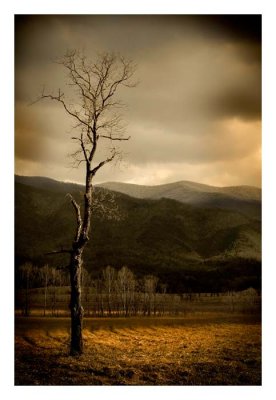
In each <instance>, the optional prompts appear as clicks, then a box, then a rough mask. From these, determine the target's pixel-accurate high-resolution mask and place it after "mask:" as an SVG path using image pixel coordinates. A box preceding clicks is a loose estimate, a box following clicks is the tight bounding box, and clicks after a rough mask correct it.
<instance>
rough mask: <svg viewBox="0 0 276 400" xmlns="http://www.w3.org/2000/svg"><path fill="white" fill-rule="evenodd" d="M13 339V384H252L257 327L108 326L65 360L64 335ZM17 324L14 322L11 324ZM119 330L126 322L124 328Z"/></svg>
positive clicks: (30, 333)
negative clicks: (75, 354)
mask: <svg viewBox="0 0 276 400" xmlns="http://www.w3.org/2000/svg"><path fill="white" fill-rule="evenodd" d="M24 324H25V325H24V329H21V330H20V329H19V330H18V331H20V333H18V334H17V335H16V360H15V383H16V384H17V385H260V384H261V327H260V324H259V323H257V322H254V321H251V322H250V321H247V322H245V321H242V320H240V321H239V320H234V319H233V321H231V318H230V319H229V318H228V319H226V320H225V319H221V320H220V319H215V320H214V319H212V318H210V319H208V318H207V319H197V320H191V321H189V320H188V321H184V323H183V321H180V320H176V321H175V322H174V324H173V325H172V324H162V321H161V323H160V321H159V323H158V324H156V326H154V325H153V324H150V325H149V326H147V324H143V323H141V320H140V323H134V324H129V325H130V326H129V327H127V326H124V325H120V324H119V323H118V324H117V325H118V327H116V322H114V321H113V322H112V325H111V326H110V327H108V324H106V327H101V326H99V329H97V330H93V331H92V330H91V329H89V325H87V328H86V329H85V330H84V342H85V354H84V355H82V356H80V357H78V358H74V357H70V356H68V355H67V354H68V329H67V328H66V327H62V326H61V327H59V325H62V323H59V324H57V325H56V326H54V327H53V325H51V324H50V323H49V330H47V329H45V323H44V325H43V326H41V327H39V328H38V327H37V328H35V327H34V324H32V325H31V328H30V329H28V328H27V324H26V320H25V321H24ZM16 325H17V326H18V325H20V322H18V321H17V324H16ZM125 325H126V324H125Z"/></svg>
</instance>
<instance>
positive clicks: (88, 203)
mask: <svg viewBox="0 0 276 400" xmlns="http://www.w3.org/2000/svg"><path fill="white" fill-rule="evenodd" d="M58 64H60V65H61V66H63V67H64V68H65V70H66V71H67V74H68V81H69V89H70V88H71V89H73V93H74V96H76V97H75V98H74V99H73V101H72V99H70V98H69V97H68V95H65V93H64V92H63V91H62V90H61V89H58V91H57V93H56V94H53V93H46V92H45V89H43V91H42V94H41V96H40V97H39V100H41V99H48V100H53V101H55V102H57V103H59V104H60V105H61V106H62V107H63V109H64V110H65V112H66V113H67V114H68V115H69V116H70V117H71V118H72V119H73V120H74V121H75V123H76V125H75V131H76V135H74V136H73V137H72V138H71V139H72V140H74V141H75V142H76V145H77V147H76V151H75V153H74V154H73V155H72V156H73V160H74V165H75V166H79V165H80V164H81V163H84V164H85V193H84V199H83V204H82V206H81V205H80V204H78V203H77V202H76V200H75V199H74V198H73V197H72V196H71V195H69V197H70V201H71V203H72V206H73V208H74V210H75V214H76V225H77V227H76V233H75V237H74V240H73V243H72V248H71V249H68V250H64V249H62V250H60V251H59V250H57V251H56V252H55V253H59V252H62V253H68V254H69V255H70V264H69V269H70V282H71V299H70V309H71V354H72V355H78V354H81V353H82V352H83V340H82V320H83V307H82V302H81V268H82V264H83V251H84V248H85V246H86V245H87V242H88V240H89V232H90V223H91V213H92V205H93V179H94V177H95V175H96V174H97V172H98V171H99V170H100V169H101V168H102V167H103V166H104V165H106V164H108V163H111V162H112V161H115V160H116V159H118V157H120V155H121V152H120V151H119V149H118V146H117V145H118V144H119V142H121V141H123V140H129V138H130V137H129V136H125V126H124V124H123V122H122V117H121V114H120V113H119V112H118V111H119V109H120V108H121V107H122V106H123V104H122V102H121V101H120V100H119V99H118V98H117V94H118V90H119V89H120V87H123V86H124V87H134V86H135V83H134V82H133V81H132V78H133V74H134V70H135V66H134V64H133V62H132V61H131V60H127V59H125V58H124V57H121V56H119V55H115V54H102V55H100V56H99V57H98V59H97V61H96V62H92V61H89V60H88V59H87V58H86V57H85V55H83V54H80V53H79V52H77V51H71V52H67V53H66V54H65V56H64V57H62V58H61V59H60V60H58ZM106 143H107V144H108V145H109V147H107V148H106ZM103 148H104V149H106V150H107V155H106V156H104V157H103V158H102V159H100V160H99V155H101V154H102V152H99V150H100V149H103Z"/></svg>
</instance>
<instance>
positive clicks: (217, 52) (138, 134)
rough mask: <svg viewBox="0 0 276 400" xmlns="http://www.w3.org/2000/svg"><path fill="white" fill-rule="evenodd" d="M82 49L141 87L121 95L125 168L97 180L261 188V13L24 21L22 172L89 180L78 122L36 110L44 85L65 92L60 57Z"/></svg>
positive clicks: (19, 54)
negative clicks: (117, 65) (74, 159)
mask: <svg viewBox="0 0 276 400" xmlns="http://www.w3.org/2000/svg"><path fill="white" fill-rule="evenodd" d="M72 48H76V49H80V50H83V51H84V52H85V53H86V54H87V55H88V56H89V57H91V58H92V59H93V58H94V57H95V55H96V54H97V52H102V51H110V52H120V53H121V54H122V55H124V56H126V57H129V58H131V59H133V60H134V61H135V62H136V64H137V72H136V77H137V79H138V80H139V85H138V86H137V87H136V88H133V89H129V90H124V91H122V92H121V98H122V100H123V101H124V103H126V105H127V107H126V109H125V111H124V119H125V120H126V122H127V134H129V135H130V136H131V139H130V140H129V141H128V142H123V143H122V145H121V147H122V151H123V153H124V155H125V156H124V161H123V162H122V163H120V164H119V165H118V164H117V165H114V166H105V167H104V168H102V169H101V170H100V171H99V174H98V175H97V179H96V181H97V182H104V181H121V182H130V183H138V184H148V185H155V184H161V183H167V182H173V181H179V180H191V181H196V182H202V183H206V184H210V185H217V186H227V185H240V184H247V185H254V186H259V187H260V186H261V18H260V17H259V16H229V15H226V16H180V15H177V16H88V15H84V16H17V17H16V19H15V84H16V93H15V96H16V98H15V101H16V103H15V106H16V108H15V110H16V121H15V122H16V124H15V125H16V132H15V172H16V173H17V174H21V175H40V176H48V177H51V178H54V179H58V180H65V181H76V182H83V173H84V171H83V169H82V168H79V169H75V168H72V167H71V160H70V157H68V154H70V153H72V151H73V149H74V143H73V142H72V141H71V140H70V137H71V136H72V126H73V121H72V120H70V118H69V117H68V116H67V115H66V114H65V113H64V110H63V109H62V108H61V106H60V105H59V104H58V103H55V102H51V101H49V102H47V101H43V102H39V103H36V104H34V105H30V103H31V102H32V101H33V100H35V99H36V97H37V96H38V94H39V93H40V92H41V88H42V87H43V86H44V85H45V87H46V88H47V89H49V91H51V90H54V89H58V88H59V87H64V83H65V75H64V71H63V69H62V67H61V66H60V65H58V64H56V63H53V60H55V59H56V58H57V57H60V56H62V55H63V54H64V53H65V52H66V50H67V49H72Z"/></svg>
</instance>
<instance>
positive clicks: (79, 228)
mask: <svg viewBox="0 0 276 400" xmlns="http://www.w3.org/2000/svg"><path fill="white" fill-rule="evenodd" d="M66 196H69V197H70V200H71V203H72V205H73V207H74V209H75V212H76V218H77V230H76V234H75V241H77V240H78V239H79V237H80V233H81V228H82V218H81V210H80V206H79V205H78V203H77V202H76V200H75V199H74V198H73V196H72V195H71V194H70V193H67V194H66Z"/></svg>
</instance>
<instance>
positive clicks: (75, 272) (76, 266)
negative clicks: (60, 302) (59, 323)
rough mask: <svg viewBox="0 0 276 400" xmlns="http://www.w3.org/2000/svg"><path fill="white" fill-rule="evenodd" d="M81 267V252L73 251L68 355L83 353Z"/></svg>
mask: <svg viewBox="0 0 276 400" xmlns="http://www.w3.org/2000/svg"><path fill="white" fill-rule="evenodd" d="M81 267H82V251H79V250H78V249H76V250H75V252H74V253H72V255H71V262H70V281H71V300H70V309H71V344H70V354H71V355H74V356H75V355H80V354H82V353H83V338H82V325H83V307H82V304H81Z"/></svg>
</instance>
